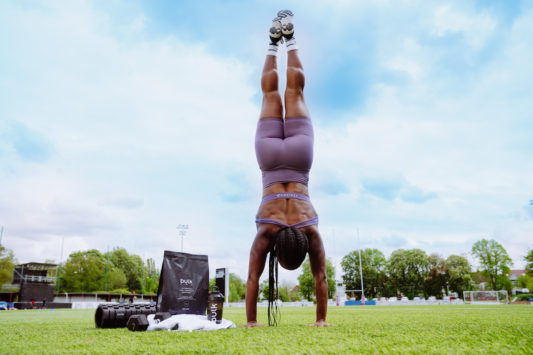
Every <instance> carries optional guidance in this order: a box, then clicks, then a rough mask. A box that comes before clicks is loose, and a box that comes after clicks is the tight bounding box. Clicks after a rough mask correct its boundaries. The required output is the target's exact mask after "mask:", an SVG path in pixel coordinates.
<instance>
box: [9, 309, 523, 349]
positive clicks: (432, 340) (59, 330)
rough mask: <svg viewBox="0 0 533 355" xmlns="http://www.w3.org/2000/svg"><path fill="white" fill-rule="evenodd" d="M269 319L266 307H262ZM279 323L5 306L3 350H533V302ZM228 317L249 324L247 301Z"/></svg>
mask: <svg viewBox="0 0 533 355" xmlns="http://www.w3.org/2000/svg"><path fill="white" fill-rule="evenodd" d="M258 311H259V315H260V317H259V321H260V322H263V323H264V322H266V309H264V308H259V310H258ZM281 312H282V318H281V325H279V326H278V327H268V328H254V329H247V328H240V327H239V328H237V329H227V330H220V331H215V332H192V333H189V332H130V331H128V330H127V329H96V328H95V327H94V310H55V311H50V310H43V311H38V310H28V311H3V312H0V353H2V354H27V353H46V354H55V353H91V354H97V353H116V354H122V353H282V354H288V353H291V354H292V353H295V354H308V353H313V354H322V353H372V354H376V353H378V354H382V353H469V354H475V353H494V354H496V353H506V354H528V353H529V354H532V353H533V306H531V305H507V306H505V305H503V306H467V305H465V306H390V307H377V306H374V307H372V306H369V307H330V308H329V310H328V321H329V322H330V323H332V325H333V326H332V327H330V328H311V327H308V326H307V324H309V323H312V322H313V321H314V308H311V307H305V308H282V309H281ZM224 318H226V319H230V320H232V321H234V322H235V324H236V325H237V326H240V325H242V324H244V323H245V314H244V308H227V309H225V310H224Z"/></svg>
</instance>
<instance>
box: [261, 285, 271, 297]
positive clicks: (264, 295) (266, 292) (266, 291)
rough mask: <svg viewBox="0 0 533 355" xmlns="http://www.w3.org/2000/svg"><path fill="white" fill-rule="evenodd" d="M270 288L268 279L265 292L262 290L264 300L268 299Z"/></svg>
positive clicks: (264, 288)
mask: <svg viewBox="0 0 533 355" xmlns="http://www.w3.org/2000/svg"><path fill="white" fill-rule="evenodd" d="M269 290H270V288H269V287H268V281H267V283H266V284H265V285H264V286H263V292H262V295H263V299H264V300H268V291H269Z"/></svg>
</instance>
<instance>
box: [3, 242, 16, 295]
mask: <svg viewBox="0 0 533 355" xmlns="http://www.w3.org/2000/svg"><path fill="white" fill-rule="evenodd" d="M14 268H15V255H14V254H13V251H11V250H10V249H6V248H5V247H4V246H3V245H0V286H2V285H3V284H5V283H11V281H12V280H13V269H14Z"/></svg>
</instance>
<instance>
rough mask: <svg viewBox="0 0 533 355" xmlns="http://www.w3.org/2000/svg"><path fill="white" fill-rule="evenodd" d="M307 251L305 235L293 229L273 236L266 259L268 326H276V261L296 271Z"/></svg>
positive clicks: (285, 229) (282, 230)
mask: <svg viewBox="0 0 533 355" xmlns="http://www.w3.org/2000/svg"><path fill="white" fill-rule="evenodd" d="M308 249H309V242H308V240H307V236H306V235H305V233H303V232H302V231H300V230H299V229H296V228H293V227H285V228H282V229H280V230H279V231H278V233H276V235H275V236H274V240H273V243H272V246H271V248H270V256H269V259H268V325H278V320H279V318H280V316H281V314H280V311H279V309H278V304H277V302H276V301H277V300H278V299H279V289H278V261H279V263H280V264H281V266H282V267H283V268H285V269H287V270H295V269H297V268H298V267H299V266H300V265H301V264H302V263H303V261H304V259H305V256H306V254H307V250H308Z"/></svg>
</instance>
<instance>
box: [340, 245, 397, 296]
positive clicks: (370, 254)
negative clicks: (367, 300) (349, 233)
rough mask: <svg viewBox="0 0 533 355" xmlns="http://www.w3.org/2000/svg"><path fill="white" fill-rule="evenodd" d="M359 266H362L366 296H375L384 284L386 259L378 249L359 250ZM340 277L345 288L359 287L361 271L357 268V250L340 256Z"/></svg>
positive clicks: (358, 288)
mask: <svg viewBox="0 0 533 355" xmlns="http://www.w3.org/2000/svg"><path fill="white" fill-rule="evenodd" d="M361 266H362V268H363V285H364V288H365V290H364V291H365V296H366V297H376V295H377V293H378V291H379V290H381V289H382V288H383V286H384V282H385V279H386V274H385V269H386V266H387V260H386V259H385V255H383V253H382V252H381V251H379V250H378V249H370V248H367V249H364V250H361ZM341 267H342V271H343V273H344V274H343V275H342V279H343V282H344V285H345V286H346V288H347V289H356V290H360V289H361V276H360V275H361V273H360V270H359V251H358V250H354V251H352V252H350V253H348V254H347V255H345V256H344V257H343V258H342V261H341Z"/></svg>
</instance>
